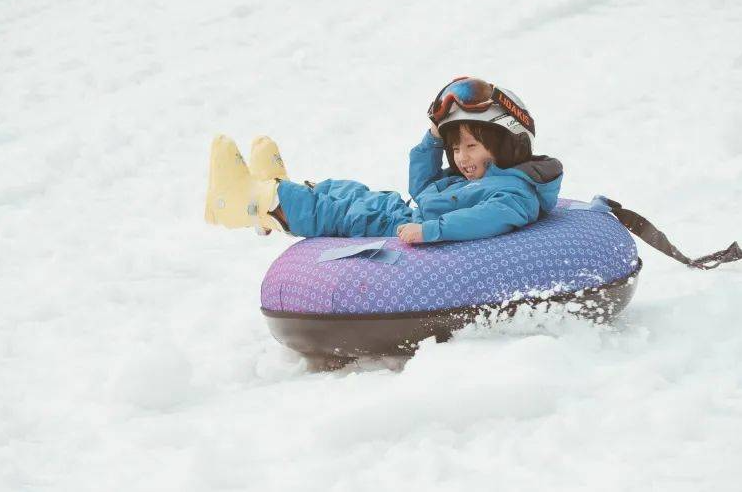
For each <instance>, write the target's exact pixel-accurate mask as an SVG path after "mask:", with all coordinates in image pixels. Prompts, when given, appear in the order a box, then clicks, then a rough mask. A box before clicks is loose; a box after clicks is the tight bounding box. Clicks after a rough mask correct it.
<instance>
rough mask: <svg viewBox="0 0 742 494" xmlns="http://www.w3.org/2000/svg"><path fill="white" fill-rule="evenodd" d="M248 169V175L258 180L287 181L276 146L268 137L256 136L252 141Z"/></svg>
mask: <svg viewBox="0 0 742 494" xmlns="http://www.w3.org/2000/svg"><path fill="white" fill-rule="evenodd" d="M248 168H250V174H251V175H252V176H254V177H256V178H258V179H259V180H270V179H271V178H280V179H281V180H288V179H289V176H288V175H287V174H286V167H285V166H284V163H283V159H281V153H280V152H279V151H278V146H277V145H276V143H275V142H274V141H273V139H271V138H270V137H268V136H256V137H255V138H254V139H253V140H252V144H251V146H250V162H249V164H248Z"/></svg>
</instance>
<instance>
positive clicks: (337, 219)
mask: <svg viewBox="0 0 742 494" xmlns="http://www.w3.org/2000/svg"><path fill="white" fill-rule="evenodd" d="M278 197H279V205H280V208H281V209H282V211H283V213H284V215H285V217H286V220H287V223H288V226H289V230H290V231H291V233H293V234H295V235H299V236H302V237H391V236H394V235H395V234H396V232H395V231H394V230H395V227H396V225H398V224H400V223H403V222H407V221H409V220H410V219H411V218H412V209H410V208H409V207H407V205H406V204H405V203H404V201H402V198H401V197H400V195H399V194H398V193H397V192H375V191H370V190H369V189H368V187H366V186H365V185H363V184H362V183H360V182H356V181H354V180H332V179H330V180H324V181H322V182H319V183H317V184H316V185H315V187H314V188H310V187H308V186H305V185H299V184H297V183H294V182H290V181H288V180H282V181H281V183H280V184H279V186H278Z"/></svg>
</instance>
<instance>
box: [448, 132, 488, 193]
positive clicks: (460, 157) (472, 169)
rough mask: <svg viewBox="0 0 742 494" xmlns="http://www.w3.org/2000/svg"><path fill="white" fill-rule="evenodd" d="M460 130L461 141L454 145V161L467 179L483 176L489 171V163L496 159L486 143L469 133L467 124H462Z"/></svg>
mask: <svg viewBox="0 0 742 494" xmlns="http://www.w3.org/2000/svg"><path fill="white" fill-rule="evenodd" d="M459 132H460V138H459V143H458V144H454V145H453V146H452V150H453V161H454V163H456V166H457V167H458V168H459V170H461V173H463V174H464V178H466V179H467V180H476V179H478V178H482V177H483V176H484V173H485V172H486V171H487V163H488V162H492V161H494V160H495V159H494V157H493V156H492V154H491V153H490V152H489V151H487V148H485V147H484V144H482V143H481V142H479V141H477V140H476V139H475V138H474V136H473V135H471V134H470V133H469V130H468V129H467V128H466V126H464V125H462V126H460V127H459Z"/></svg>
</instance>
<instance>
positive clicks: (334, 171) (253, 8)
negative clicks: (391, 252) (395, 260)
mask: <svg viewBox="0 0 742 494" xmlns="http://www.w3.org/2000/svg"><path fill="white" fill-rule="evenodd" d="M741 25H742V5H740V4H738V3H734V2H722V1H710V0H705V1H698V2H669V1H667V2H646V3H645V2H636V1H634V2H593V1H584V0H554V1H544V2H514V3H513V2H511V3H509V4H507V5H505V4H496V3H483V2H476V1H458V2H456V3H454V4H452V3H444V2H437V3H433V2H404V3H398V2H392V1H390V0H385V1H381V2H374V3H373V5H370V4H369V5H360V4H357V3H353V2H348V3H345V2H337V1H336V2H328V1H324V2H312V3H301V2H292V3H289V2H261V3H257V2H247V1H244V0H213V1H210V2H189V3H186V2H164V1H146V2H145V1H143V0H133V1H130V2H125V3H122V2H112V1H101V2H92V1H70V2H52V1H42V0H27V1H23V2H13V1H10V2H7V1H6V2H3V3H2V4H1V5H0V46H1V47H2V48H0V73H2V74H3V75H2V79H1V80H0V159H1V161H2V166H0V300H2V303H1V304H0V488H2V489H19V490H20V489H24V490H25V489H61V490H64V489H83V490H87V489H102V490H122V489H123V490H136V489H191V490H193V489H304V490H312V489H323V490H339V489H402V490H405V489H432V490H438V489H493V490H494V489H504V490H520V489H601V490H602V489H608V490H617V489H618V490H620V489H632V490H634V489H639V490H659V489H662V490H666V489H677V490H694V489H714V490H718V489H726V490H739V489H740V488H742V474H741V473H740V470H739V458H740V457H742V435H740V434H739V432H740V430H742V359H741V358H740V355H742V327H740V323H739V315H738V313H737V310H736V309H737V308H739V300H740V297H741V296H742V263H736V264H727V265H724V266H722V267H720V268H718V269H716V270H714V271H708V272H698V271H691V270H689V269H687V268H685V267H684V266H682V265H681V264H679V263H677V262H675V261H673V260H671V259H669V258H667V257H665V256H663V255H662V254H659V253H657V252H655V251H652V250H651V249H650V248H649V247H647V246H646V245H644V244H642V243H639V244H638V247H639V250H640V255H641V257H642V258H643V260H644V269H643V272H642V274H641V276H640V278H639V280H638V290H637V293H636V296H635V299H634V300H633V302H632V303H631V305H629V307H628V308H627V309H626V310H625V311H624V312H623V313H622V315H621V317H620V318H619V320H617V321H616V322H615V323H614V324H613V325H611V326H607V325H606V326H592V325H590V324H588V323H586V322H584V321H578V320H575V319H573V318H571V317H569V316H565V315H564V314H554V315H548V314H541V313H538V312H537V313H535V314H530V315H529V314H519V315H518V317H516V319H515V320H513V321H510V322H505V323H502V324H499V325H496V326H489V325H488V324H487V323H486V321H480V324H477V325H470V326H467V327H466V328H464V329H463V330H462V331H461V332H460V333H459V334H458V335H457V336H456V337H455V338H453V339H452V340H451V341H449V342H447V343H445V344H435V343H434V342H432V341H425V342H423V343H422V344H421V347H420V349H419V351H418V352H417V354H416V355H415V357H413V358H412V359H410V360H409V361H407V362H406V363H405V362H401V361H399V360H395V359H385V360H384V361H371V360H365V361H361V362H359V363H358V364H357V365H352V366H348V367H346V368H344V369H342V370H339V371H335V372H310V371H309V370H308V368H307V362H306V361H305V360H304V359H303V358H301V357H300V356H298V355H296V354H294V353H293V352H291V351H290V350H288V349H285V348H283V347H281V346H280V345H279V344H278V343H277V342H275V341H274V340H273V338H272V337H271V336H270V334H269V332H268V329H267V326H266V324H265V321H264V320H263V317H262V315H261V314H260V312H259V306H260V282H261V280H262V277H263V275H264V274H265V272H266V271H267V269H268V267H269V266H270V263H271V262H272V261H273V259H274V258H275V257H276V256H277V255H279V254H280V253H281V252H282V251H283V250H284V249H285V248H287V247H288V246H289V245H291V243H292V242H294V241H295V239H293V238H290V237H286V236H279V235H277V234H273V235H270V236H268V237H258V236H256V235H255V234H254V233H253V232H252V231H248V230H245V231H230V230H226V229H223V228H214V227H212V226H210V225H207V224H205V223H204V222H203V219H202V218H203V198H204V193H205V188H206V178H207V168H206V164H207V160H208V149H209V144H210V140H211V138H212V136H213V135H214V134H216V133H220V132H223V133H226V134H229V135H231V136H233V137H234V138H235V139H236V140H237V142H238V143H239V144H241V146H242V148H243V150H245V149H246V147H247V146H248V145H249V143H250V140H251V138H252V137H253V136H254V135H256V134H261V133H265V134H268V135H270V136H272V137H273V138H274V139H275V140H276V141H277V142H278V144H279V146H280V147H281V151H282V155H283V158H284V160H285V162H286V163H287V167H288V171H289V174H290V175H291V176H292V177H293V178H295V179H296V180H304V179H309V180H314V181H318V180H322V179H325V178H328V177H332V178H352V179H356V180H360V181H363V182H365V183H367V184H368V185H369V186H370V187H372V188H373V189H377V190H392V189H394V190H400V191H402V192H403V193H405V194H406V190H407V154H408V152H409V149H410V148H411V147H412V146H414V145H415V144H416V143H417V142H418V141H419V139H420V137H421V136H422V134H423V132H424V131H425V129H426V128H427V125H428V124H427V121H426V117H425V111H426V110H427V105H428V103H429V100H430V99H431V98H432V96H433V95H434V94H435V93H436V92H437V91H438V90H439V89H440V87H441V86H442V85H443V84H444V83H446V82H447V81H448V80H450V79H451V78H452V77H454V76H456V75H461V74H470V75H476V76H479V77H483V78H487V79H491V80H494V81H495V82H497V83H500V84H502V85H503V86H505V87H507V88H510V89H513V90H514V91H516V92H517V94H518V95H519V96H521V97H522V99H523V100H524V101H525V102H526V104H527V105H528V106H529V108H530V109H531V110H532V112H533V114H534V116H535V120H536V126H537V136H538V137H537V149H536V151H537V152H539V153H544V154H549V155H552V156H556V157H558V158H559V159H560V160H562V162H563V163H564V165H565V170H566V173H565V180H564V183H563V187H562V195H563V196H564V197H571V198H576V199H582V200H590V199H591V198H592V197H593V195H594V194H604V195H606V196H607V197H610V198H612V199H614V200H617V201H619V202H621V203H623V204H624V206H625V207H628V208H629V209H633V210H635V211H637V212H640V213H641V214H643V215H645V216H646V217H647V218H649V219H650V220H651V221H653V222H654V223H655V225H657V226H658V227H660V228H661V229H662V230H663V231H665V233H666V234H667V235H668V237H669V238H670V239H671V241H673V242H674V243H676V245H677V246H678V247H679V248H680V249H681V250H682V251H683V252H684V253H686V254H687V255H689V256H691V257H697V256H700V255H703V254H707V253H709V252H713V251H716V250H719V249H722V248H725V247H726V246H728V245H729V243H731V242H732V241H733V240H742V228H741V225H742V224H741V223H740V214H739V212H740V210H742V200H740V197H742V185H741V184H742V171H741V170H742V139H740V137H739V129H740V128H742V92H740V91H739V88H740V87H741V86H742V49H740V46H742V29H740V26H741Z"/></svg>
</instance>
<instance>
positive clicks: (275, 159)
mask: <svg viewBox="0 0 742 494" xmlns="http://www.w3.org/2000/svg"><path fill="white" fill-rule="evenodd" d="M247 167H248V168H249V169H250V174H251V175H253V176H254V177H256V178H258V179H260V180H270V179H272V178H280V179H281V180H288V179H289V176H288V175H287V173H286V166H285V165H284V163H283V159H282V158H281V153H280V152H279V151H278V145H277V144H276V143H275V141H273V139H271V138H270V137H268V136H263V135H260V136H256V137H255V138H254V139H253V140H252V144H251V145H250V161H249V163H248V165H247ZM270 232H271V231H270V229H267V228H260V227H257V226H256V227H255V233H257V234H258V235H268V234H269V233H270Z"/></svg>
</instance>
